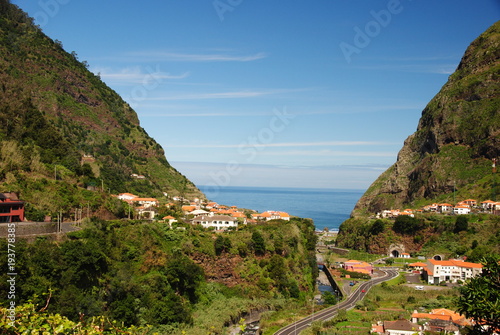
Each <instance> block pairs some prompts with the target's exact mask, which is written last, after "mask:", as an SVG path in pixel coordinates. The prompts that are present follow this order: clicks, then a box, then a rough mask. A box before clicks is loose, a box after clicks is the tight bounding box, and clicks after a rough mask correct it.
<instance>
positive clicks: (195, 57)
mask: <svg viewBox="0 0 500 335" xmlns="http://www.w3.org/2000/svg"><path fill="white" fill-rule="evenodd" d="M129 55H132V56H138V57H141V59H142V60H143V61H144V60H148V61H171V62H252V61H256V60H259V59H263V58H266V57H267V55H266V54H265V53H263V52H259V53H256V54H251V55H231V54H220V53H199V54H195V53H177V52H168V51H140V52H132V53H129Z"/></svg>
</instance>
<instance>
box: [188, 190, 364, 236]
mask: <svg viewBox="0 0 500 335" xmlns="http://www.w3.org/2000/svg"><path fill="white" fill-rule="evenodd" d="M198 187H199V189H200V190H201V191H203V192H204V193H205V194H206V195H207V197H208V198H209V199H210V200H212V201H215V202H217V203H219V204H221V205H228V206H237V207H239V208H245V209H250V210H255V211H258V212H263V211H266V210H276V211H284V212H287V213H288V214H290V215H292V216H297V217H301V218H310V219H312V220H313V221H314V225H315V227H316V229H317V230H323V229H324V228H328V229H329V230H338V228H339V227H340V224H341V223H342V222H344V221H345V220H347V219H348V218H349V217H350V214H351V212H352V210H353V209H354V205H355V204H356V202H357V201H358V200H359V198H360V197H361V196H362V195H363V194H364V192H365V191H366V190H361V189H340V188H339V189H333V188H300V187H266V186H224V187H217V188H214V187H213V186H210V185H198ZM206 191H207V192H206Z"/></svg>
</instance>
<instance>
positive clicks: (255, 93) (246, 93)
mask: <svg viewBox="0 0 500 335" xmlns="http://www.w3.org/2000/svg"><path fill="white" fill-rule="evenodd" d="M304 90H307V89H268V90H240V91H231V92H212V93H182V94H178V95H170V96H161V97H156V98H150V99H148V100H150V101H172V100H205V99H245V98H256V97H262V96H266V95H276V94H281V93H290V92H299V91H304ZM166 116H169V115H166ZM209 116H212V115H209Z"/></svg>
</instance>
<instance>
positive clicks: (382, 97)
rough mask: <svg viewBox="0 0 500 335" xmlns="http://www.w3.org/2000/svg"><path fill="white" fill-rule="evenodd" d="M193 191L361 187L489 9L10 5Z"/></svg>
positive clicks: (389, 158)
mask: <svg viewBox="0 0 500 335" xmlns="http://www.w3.org/2000/svg"><path fill="white" fill-rule="evenodd" d="M12 2H13V3H15V4H17V5H19V6H20V7H21V8H22V9H23V10H25V11H26V12H28V14H29V15H30V16H32V17H34V18H35V20H36V22H37V23H38V24H39V25H40V26H41V27H42V29H43V30H44V32H45V33H46V34H47V35H48V36H50V37H51V38H53V39H58V40H60V41H62V43H63V46H64V48H65V50H67V51H68V52H71V51H76V53H77V54H78V56H79V59H80V60H82V61H83V60H85V61H87V62H88V63H89V65H90V69H91V70H92V71H93V72H95V73H100V75H101V78H102V79H103V80H104V81H105V82H106V83H107V84H108V85H109V86H110V87H112V88H113V89H115V90H116V91H117V92H118V93H119V94H120V95H122V96H123V97H124V99H125V100H126V101H127V102H129V103H130V105H132V107H133V108H134V109H135V111H136V112H137V114H138V116H139V119H140V121H141V125H142V127H144V128H145V129H146V131H147V132H148V134H149V135H151V136H152V137H153V138H155V139H156V141H158V142H159V143H160V144H161V145H162V147H163V148H164V149H165V152H166V155H167V159H168V160H169V162H170V163H171V164H172V165H173V166H174V167H176V168H177V169H178V170H179V171H180V172H181V173H183V174H184V175H186V176H187V177H188V178H190V179H191V180H192V181H193V182H195V184H197V185H211V186H212V188H217V187H223V186H226V185H231V186H272V187H280V186H281V187H328V188H353V189H366V188H367V187H368V186H369V185H370V184H371V183H372V182H373V181H374V180H375V179H376V178H377V176H378V175H379V174H380V173H381V172H382V171H384V170H385V169H386V168H387V167H388V166H390V165H391V164H393V163H394V162H395V161H396V157H397V153H398V151H399V150H400V149H401V147H402V145H403V141H404V140H405V138H406V137H407V136H408V135H410V134H411V133H413V132H414V131H415V129H416V127H417V124H418V120H419V118H420V115H421V112H422V110H423V109H424V107H425V106H426V104H427V103H428V102H429V100H430V99H431V98H432V97H433V96H434V95H435V94H436V93H437V92H438V91H439V89H440V88H441V86H442V85H443V84H444V83H445V82H446V80H447V78H448V76H449V75H450V74H451V73H452V72H453V71H454V69H455V68H456V66H457V65H458V63H459V61H460V58H461V57H462V55H463V53H464V51H465V49H466V48H467V46H468V45H469V44H470V42H472V41H473V40H474V39H475V38H476V37H477V36H478V35H479V34H481V33H482V32H483V31H484V30H486V29H487V28H488V27H489V26H490V25H491V24H493V23H494V22H495V21H496V20H498V19H499V18H500V1H498V0H478V1H474V2H472V1H470V0H453V1H451V0H441V1H431V0H400V1H399V0H381V1H378V0H377V1H361V0H349V1H346V0H317V1H305V0H300V1H299V0H289V1H277V0H251V1H250V0H215V1H213V0H208V1H199V0H198V1H194V0H168V1H142V2H139V1H130V0H122V1H119V2H118V1H96V0H87V1H77V0H40V1H28V0H22V1H21V0H13V1H12Z"/></svg>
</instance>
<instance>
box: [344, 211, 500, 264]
mask: <svg viewBox="0 0 500 335" xmlns="http://www.w3.org/2000/svg"><path fill="white" fill-rule="evenodd" d="M400 243H401V244H404V245H405V247H406V250H407V252H409V253H410V254H412V256H415V257H416V256H425V257H432V256H433V255H435V254H442V255H444V256H446V257H460V256H467V259H468V260H470V261H474V262H479V261H480V260H481V259H482V258H483V257H484V256H487V255H489V254H500V217H499V216H497V215H488V214H474V215H455V216H447V215H439V214H428V215H426V214H422V215H417V216H416V217H415V218H412V217H409V216H399V217H398V218H397V219H396V220H392V219H371V220H368V219H365V218H351V219H349V220H347V221H345V222H343V223H342V225H341V227H340V231H339V235H338V238H337V245H338V246H341V247H345V248H352V249H355V250H361V251H368V252H373V253H376V254H387V253H388V252H389V247H390V245H391V244H400Z"/></svg>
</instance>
